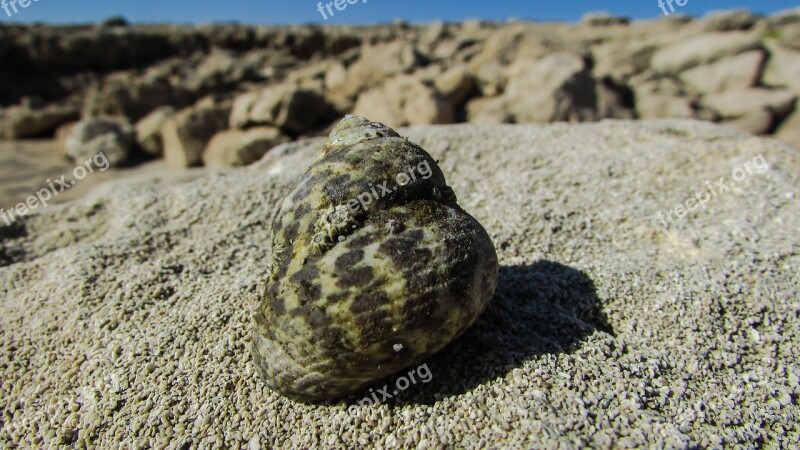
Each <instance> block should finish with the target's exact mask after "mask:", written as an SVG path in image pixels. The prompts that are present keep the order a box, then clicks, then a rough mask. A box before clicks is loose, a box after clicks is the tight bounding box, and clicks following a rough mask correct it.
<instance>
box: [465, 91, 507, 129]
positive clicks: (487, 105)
mask: <svg viewBox="0 0 800 450" xmlns="http://www.w3.org/2000/svg"><path fill="white" fill-rule="evenodd" d="M512 119H513V118H512V117H511V114H510V113H509V112H508V108H507V105H506V101H505V98H503V97H502V96H497V97H479V98H474V99H472V100H470V101H469V103H467V121H468V122H471V123H480V124H497V123H510V122H511V121H512Z"/></svg>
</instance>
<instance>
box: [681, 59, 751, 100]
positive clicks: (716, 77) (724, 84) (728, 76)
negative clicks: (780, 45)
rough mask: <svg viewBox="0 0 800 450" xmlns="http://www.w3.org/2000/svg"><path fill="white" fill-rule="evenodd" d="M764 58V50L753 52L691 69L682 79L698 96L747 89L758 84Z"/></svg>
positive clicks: (682, 75)
mask: <svg viewBox="0 0 800 450" xmlns="http://www.w3.org/2000/svg"><path fill="white" fill-rule="evenodd" d="M764 57H765V54H764V52H763V51H762V50H752V51H749V52H745V53H742V54H740V55H736V56H732V57H730V58H725V59H722V60H720V61H717V62H715V63H711V64H707V65H702V66H697V67H695V68H693V69H689V70H687V71H686V72H683V73H682V74H681V75H680V78H681V80H683V82H684V83H686V85H687V86H689V87H690V88H691V89H693V90H694V91H695V92H696V93H698V94H706V93H714V92H722V91H730V90H738V89H745V88H749V87H753V86H755V85H756V84H757V83H758V81H759V79H760V77H761V69H762V67H763V64H764Z"/></svg>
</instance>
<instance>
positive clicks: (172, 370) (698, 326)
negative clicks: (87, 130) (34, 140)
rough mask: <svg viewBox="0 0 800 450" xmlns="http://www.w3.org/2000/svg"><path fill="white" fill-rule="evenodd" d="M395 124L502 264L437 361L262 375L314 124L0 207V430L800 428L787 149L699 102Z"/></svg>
mask: <svg viewBox="0 0 800 450" xmlns="http://www.w3.org/2000/svg"><path fill="white" fill-rule="evenodd" d="M402 132H403V133H404V134H407V135H408V136H409V137H410V138H411V140H413V141H415V142H417V143H419V144H420V145H422V146H423V147H424V148H426V149H427V150H429V151H430V152H431V153H432V154H433V155H434V157H435V158H437V159H438V160H439V161H440V166H441V167H442V170H443V171H444V173H445V175H446V177H447V180H448V182H449V183H450V185H451V186H452V187H453V189H454V190H455V192H456V194H457V195H458V198H459V203H460V204H461V205H462V206H463V207H464V208H465V209H466V210H467V211H469V212H470V213H471V214H472V215H474V216H475V217H476V218H477V219H478V220H480V221H481V223H482V224H483V225H484V226H485V227H486V229H487V231H488V232H489V234H490V235H491V236H492V239H493V240H494V243H495V245H496V247H497V251H498V256H499V258H500V264H501V270H500V284H499V287H498V289H497V293H496V295H495V298H494V299H493V303H492V304H491V306H490V307H489V309H488V310H487V312H486V313H485V314H484V315H483V316H482V317H481V319H479V320H478V322H477V323H476V325H475V326H474V327H473V328H472V329H471V330H470V331H468V332H467V334H465V335H464V336H463V337H462V338H461V339H459V340H458V341H456V342H455V343H453V344H452V345H451V346H449V347H448V348H446V349H445V350H444V351H443V352H442V353H440V354H439V355H437V356H435V357H433V358H431V359H430V360H428V361H427V362H426V364H427V368H428V369H429V370H430V375H431V377H430V378H428V382H420V381H419V379H418V380H417V381H418V382H417V383H416V384H411V385H410V386H408V387H407V388H406V389H405V390H403V391H402V392H398V393H397V395H393V392H394V390H397V389H396V386H398V384H399V383H398V381H399V378H392V379H389V380H386V381H385V383H386V385H387V386H388V389H387V391H388V392H390V393H391V394H390V395H392V398H388V399H385V400H383V401H382V402H381V403H379V404H372V405H369V404H359V403H360V402H359V400H361V399H360V398H359V397H360V396H356V397H355V398H348V399H345V400H343V401H340V402H337V403H335V404H332V405H303V404H297V403H293V402H291V401H288V400H286V399H284V398H281V397H280V396H278V395H276V394H274V393H272V392H270V391H269V389H268V388H266V386H265V385H264V383H263V382H261V380H259V379H258V378H257V377H256V375H255V371H254V368H253V364H252V359H251V356H250V352H249V340H250V336H251V315H250V312H251V308H252V307H253V306H254V305H255V304H256V301H257V300H256V299H255V298H254V297H253V296H252V294H251V293H253V292H255V291H256V288H257V287H258V286H259V284H260V283H262V282H263V280H264V279H265V278H266V272H267V261H269V256H270V255H269V254H268V252H269V245H268V238H269V233H268V226H269V224H270V219H271V216H272V212H273V210H274V207H275V206H276V202H277V201H278V200H279V199H280V198H281V196H282V195H283V194H284V193H285V192H286V190H287V189H288V188H289V187H290V186H291V185H292V184H293V183H294V181H295V180H296V179H297V177H298V176H299V174H300V173H301V172H302V170H303V169H304V168H305V166H306V165H307V164H308V163H309V162H310V161H312V160H313V158H314V156H315V152H316V151H317V149H318V148H319V146H320V145H321V141H320V140H311V141H300V142H298V143H292V144H284V145H283V146H281V147H279V148H278V149H275V150H273V151H271V152H269V153H268V154H267V156H266V157H265V158H264V159H262V160H261V161H260V162H258V163H256V164H254V165H252V166H249V167H247V168H243V169H235V170H229V171H222V172H212V173H209V174H207V175H204V176H202V177H201V178H200V179H197V180H196V181H193V182H189V183H184V184H168V183H165V184H157V183H153V182H152V181H148V182H142V183H134V182H127V183H124V184H122V183H117V184H107V185H105V187H102V188H101V189H99V190H98V191H95V192H94V193H93V194H91V195H89V196H88V197H86V198H83V199H81V200H78V201H75V202H71V203H68V204H65V205H60V206H50V207H48V208H46V209H42V210H40V211H37V212H36V213H34V214H32V215H30V216H28V217H26V218H24V219H21V220H19V221H17V222H15V223H14V224H13V225H12V226H3V225H2V223H0V286H2V290H3V291H4V292H5V297H4V298H3V300H2V303H0V330H1V332H0V361H2V371H0V377H2V378H0V411H2V420H0V424H1V426H0V443H2V444H3V445H9V444H11V445H14V444H19V445H21V446H22V447H56V446H59V445H67V446H72V447H78V448H82V447H85V446H90V445H96V446H97V447H99V448H108V447H116V446H118V445H120V444H122V445H124V444H132V445H133V446H134V447H138V446H140V445H144V446H149V445H152V446H153V447H160V445H161V444H169V445H170V446H171V447H177V448H184V447H185V446H187V445H189V446H191V447H203V446H209V447H215V448H241V447H245V446H249V448H262V447H263V448H267V447H271V448H287V447H290V446H294V447H311V448H314V447H325V448H356V447H361V446H364V445H368V446H380V447H382V448H398V447H413V446H417V447H418V448H439V447H442V446H446V447H457V448H462V447H463V448H478V447H486V446H492V447H506V448H558V447H562V448H576V447H581V446H586V445H592V446H595V447H598V448H611V447H632V446H639V445H647V446H652V447H654V448H684V447H693V446H697V447H709V446H712V447H719V446H726V447H728V446H733V445H735V444H741V445H743V446H745V447H756V446H762V445H774V446H776V447H784V448H788V447H792V446H794V445H797V443H798V440H800V429H798V425H797V417H798V414H800V411H799V410H798V406H797V398H798V395H800V390H798V387H797V386H798V376H800V331H798V330H800V300H798V292H797V291H798V286H800V278H798V277H799V276H798V273H800V256H799V255H798V248H800V246H799V245H798V244H800V242H799V241H800V237H798V234H797V230H798V229H800V205H798V194H800V193H799V192H798V187H799V186H800V180H799V179H798V175H797V174H798V173H800V155H799V154H798V152H797V151H796V150H792V149H790V148H789V147H787V146H785V145H783V144H780V143H778V142H777V141H774V140H771V139H763V138H756V137H751V136H748V135H745V134H740V133H738V132H735V131H732V130H730V129H727V128H723V127H720V126H715V125H711V124H707V123H702V122H695V121H645V122H638V123H634V122H616V121H604V122H600V123H596V124H581V125H570V124H553V125H452V126H420V127H415V128H412V129H409V130H404V131H402ZM746 168H747V169H746ZM762 169H763V170H762ZM748 170H749V171H748ZM742 175H743V176H742ZM720 177H724V179H723V185H724V186H725V189H724V190H723V188H721V187H717V188H715V190H714V191H713V192H716V195H711V192H712V191H711V189H712V186H716V182H717V181H718V180H719V179H720ZM737 178H739V179H738V180H737ZM707 182H709V184H707ZM717 190H718V191H719V192H717ZM703 193H705V194H708V197H709V199H708V200H707V201H706V202H705V203H704V206H703V208H700V207H699V206H698V203H697V202H695V204H694V206H695V208H694V210H693V211H689V212H688V213H687V211H686V210H683V211H681V207H680V206H679V205H682V204H683V205H690V204H691V202H688V201H687V200H689V199H691V198H695V197H696V196H697V195H698V194H701V195H699V197H700V198H705V197H704V196H703V195H702V194H703ZM681 212H682V213H683V214H681ZM659 213H661V214H662V217H665V219H663V220H662V219H660V218H659V216H658V214H659ZM666 217H669V219H667V218H666ZM398 375H400V376H402V375H404V374H403V373H401V374H398ZM382 383H384V382H381V383H380V384H382ZM380 384H379V386H376V388H382V386H380ZM365 395H368V394H367V393H365Z"/></svg>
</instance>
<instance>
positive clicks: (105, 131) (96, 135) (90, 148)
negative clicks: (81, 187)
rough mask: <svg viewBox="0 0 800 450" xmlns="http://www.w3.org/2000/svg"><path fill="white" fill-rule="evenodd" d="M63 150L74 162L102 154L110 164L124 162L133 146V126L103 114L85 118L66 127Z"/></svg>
mask: <svg viewBox="0 0 800 450" xmlns="http://www.w3.org/2000/svg"><path fill="white" fill-rule="evenodd" d="M68 133H69V134H68V136H67V137H66V142H65V146H66V151H67V156H69V157H70V158H71V159H72V161H73V162H75V164H83V163H85V162H86V161H89V160H90V159H92V158H94V157H95V155H100V154H102V155H104V156H105V159H106V160H108V163H109V165H110V166H111V167H120V166H124V165H125V164H126V163H128V161H129V160H130V158H131V156H132V154H133V152H134V151H135V150H136V139H135V137H134V131H133V127H131V126H130V124H128V123H124V122H119V121H117V120H112V119H105V118H96V117H95V118H89V119H85V120H83V121H81V122H79V123H77V124H76V125H75V126H73V127H71V128H69V131H68Z"/></svg>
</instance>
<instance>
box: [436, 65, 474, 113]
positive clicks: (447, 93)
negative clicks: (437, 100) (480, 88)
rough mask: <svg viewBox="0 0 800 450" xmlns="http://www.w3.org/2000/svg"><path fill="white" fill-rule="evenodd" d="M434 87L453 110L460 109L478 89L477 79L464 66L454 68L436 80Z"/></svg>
mask: <svg viewBox="0 0 800 450" xmlns="http://www.w3.org/2000/svg"><path fill="white" fill-rule="evenodd" d="M434 86H435V87H436V90H437V91H438V92H439V94H441V96H442V97H443V98H444V99H445V100H447V102H448V103H450V105H452V107H453V108H459V107H461V106H463V105H464V102H466V101H467V99H468V98H469V97H470V96H472V94H473V93H474V92H475V89H476V83H475V79H474V78H473V76H472V74H471V73H470V72H469V69H467V67H466V66H465V65H464V64H459V65H456V66H453V67H451V68H449V69H447V70H446V71H444V73H441V74H439V75H438V76H436V77H435V79H434Z"/></svg>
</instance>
